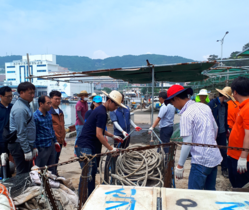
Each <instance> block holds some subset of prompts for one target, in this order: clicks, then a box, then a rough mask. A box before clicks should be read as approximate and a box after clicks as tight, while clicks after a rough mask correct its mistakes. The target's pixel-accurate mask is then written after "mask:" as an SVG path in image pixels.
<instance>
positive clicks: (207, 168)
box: [165, 85, 222, 190]
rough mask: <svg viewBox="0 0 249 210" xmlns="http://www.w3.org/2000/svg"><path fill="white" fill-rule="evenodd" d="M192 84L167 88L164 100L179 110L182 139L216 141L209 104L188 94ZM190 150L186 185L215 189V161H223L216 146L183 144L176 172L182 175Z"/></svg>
mask: <svg viewBox="0 0 249 210" xmlns="http://www.w3.org/2000/svg"><path fill="white" fill-rule="evenodd" d="M192 94H193V90H192V88H188V89H184V87H182V86H181V85H173V86H171V87H170V88H169V90H168V93H167V96H168V98H167V99H166V100H165V104H168V103H171V104H172V105H173V106H174V107H175V108H177V109H179V110H181V111H180V114H181V120H180V133H181V137H183V142H188V143H199V144H212V145H217V143H216V140H215V139H216V136H217V133H218V127H217V124H216V122H215V119H214V117H213V114H212V112H211V109H210V108H209V106H207V105H205V104H203V103H196V102H194V101H192V100H190V99H189V98H188V95H192ZM190 150H191V154H192V159H191V170H190V174H189V182H188V188H189V189H198V190H202V189H205V190H215V184H216V177H217V165H219V164H220V163H221V161H222V156H221V154H220V150H219V149H218V148H210V147H199V146H192V147H191V146H190V145H183V146H182V149H181V155H180V159H179V162H178V165H177V167H176V168H175V175H176V177H177V178H179V179H182V178H183V171H184V167H183V166H184V163H185V161H186V159H187V157H188V154H189V152H190Z"/></svg>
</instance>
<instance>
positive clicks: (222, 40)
mask: <svg viewBox="0 0 249 210" xmlns="http://www.w3.org/2000/svg"><path fill="white" fill-rule="evenodd" d="M228 33H229V32H228V31H227V32H226V33H225V35H224V37H223V38H222V39H221V40H217V42H221V62H220V65H221V66H222V65H223V64H222V54H223V42H224V38H225V36H226V35H227V34H228Z"/></svg>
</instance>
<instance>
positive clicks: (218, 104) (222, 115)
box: [208, 87, 231, 178]
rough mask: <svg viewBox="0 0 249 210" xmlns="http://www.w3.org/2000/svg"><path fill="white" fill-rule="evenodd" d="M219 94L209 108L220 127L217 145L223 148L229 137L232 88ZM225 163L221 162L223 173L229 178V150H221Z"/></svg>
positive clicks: (225, 89)
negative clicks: (229, 101)
mask: <svg viewBox="0 0 249 210" xmlns="http://www.w3.org/2000/svg"><path fill="white" fill-rule="evenodd" d="M216 90H217V91H218V92H219V97H217V98H215V99H213V100H211V101H210V102H209V103H208V106H209V107H210V109H211V110H212V113H213V116H214V119H215V121H216V123H217V125H218V135H217V139H216V141H217V144H218V145H222V146H227V136H228V124H227V110H228V105H227V101H228V98H231V95H229V92H230V91H229V90H231V88H230V87H225V88H223V90H220V89H216ZM220 152H221V155H222V157H223V161H222V162H221V171H222V175H223V176H224V177H226V178H228V169H227V150H226V149H220Z"/></svg>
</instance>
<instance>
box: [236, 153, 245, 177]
mask: <svg viewBox="0 0 249 210" xmlns="http://www.w3.org/2000/svg"><path fill="white" fill-rule="evenodd" d="M237 171H238V172H239V173H240V174H243V173H245V172H246V171H247V158H242V157H240V158H239V160H238V164H237Z"/></svg>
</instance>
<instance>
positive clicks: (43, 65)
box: [37, 64, 46, 67]
mask: <svg viewBox="0 0 249 210" xmlns="http://www.w3.org/2000/svg"><path fill="white" fill-rule="evenodd" d="M42 66H46V64H45V65H37V67H42Z"/></svg>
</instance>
